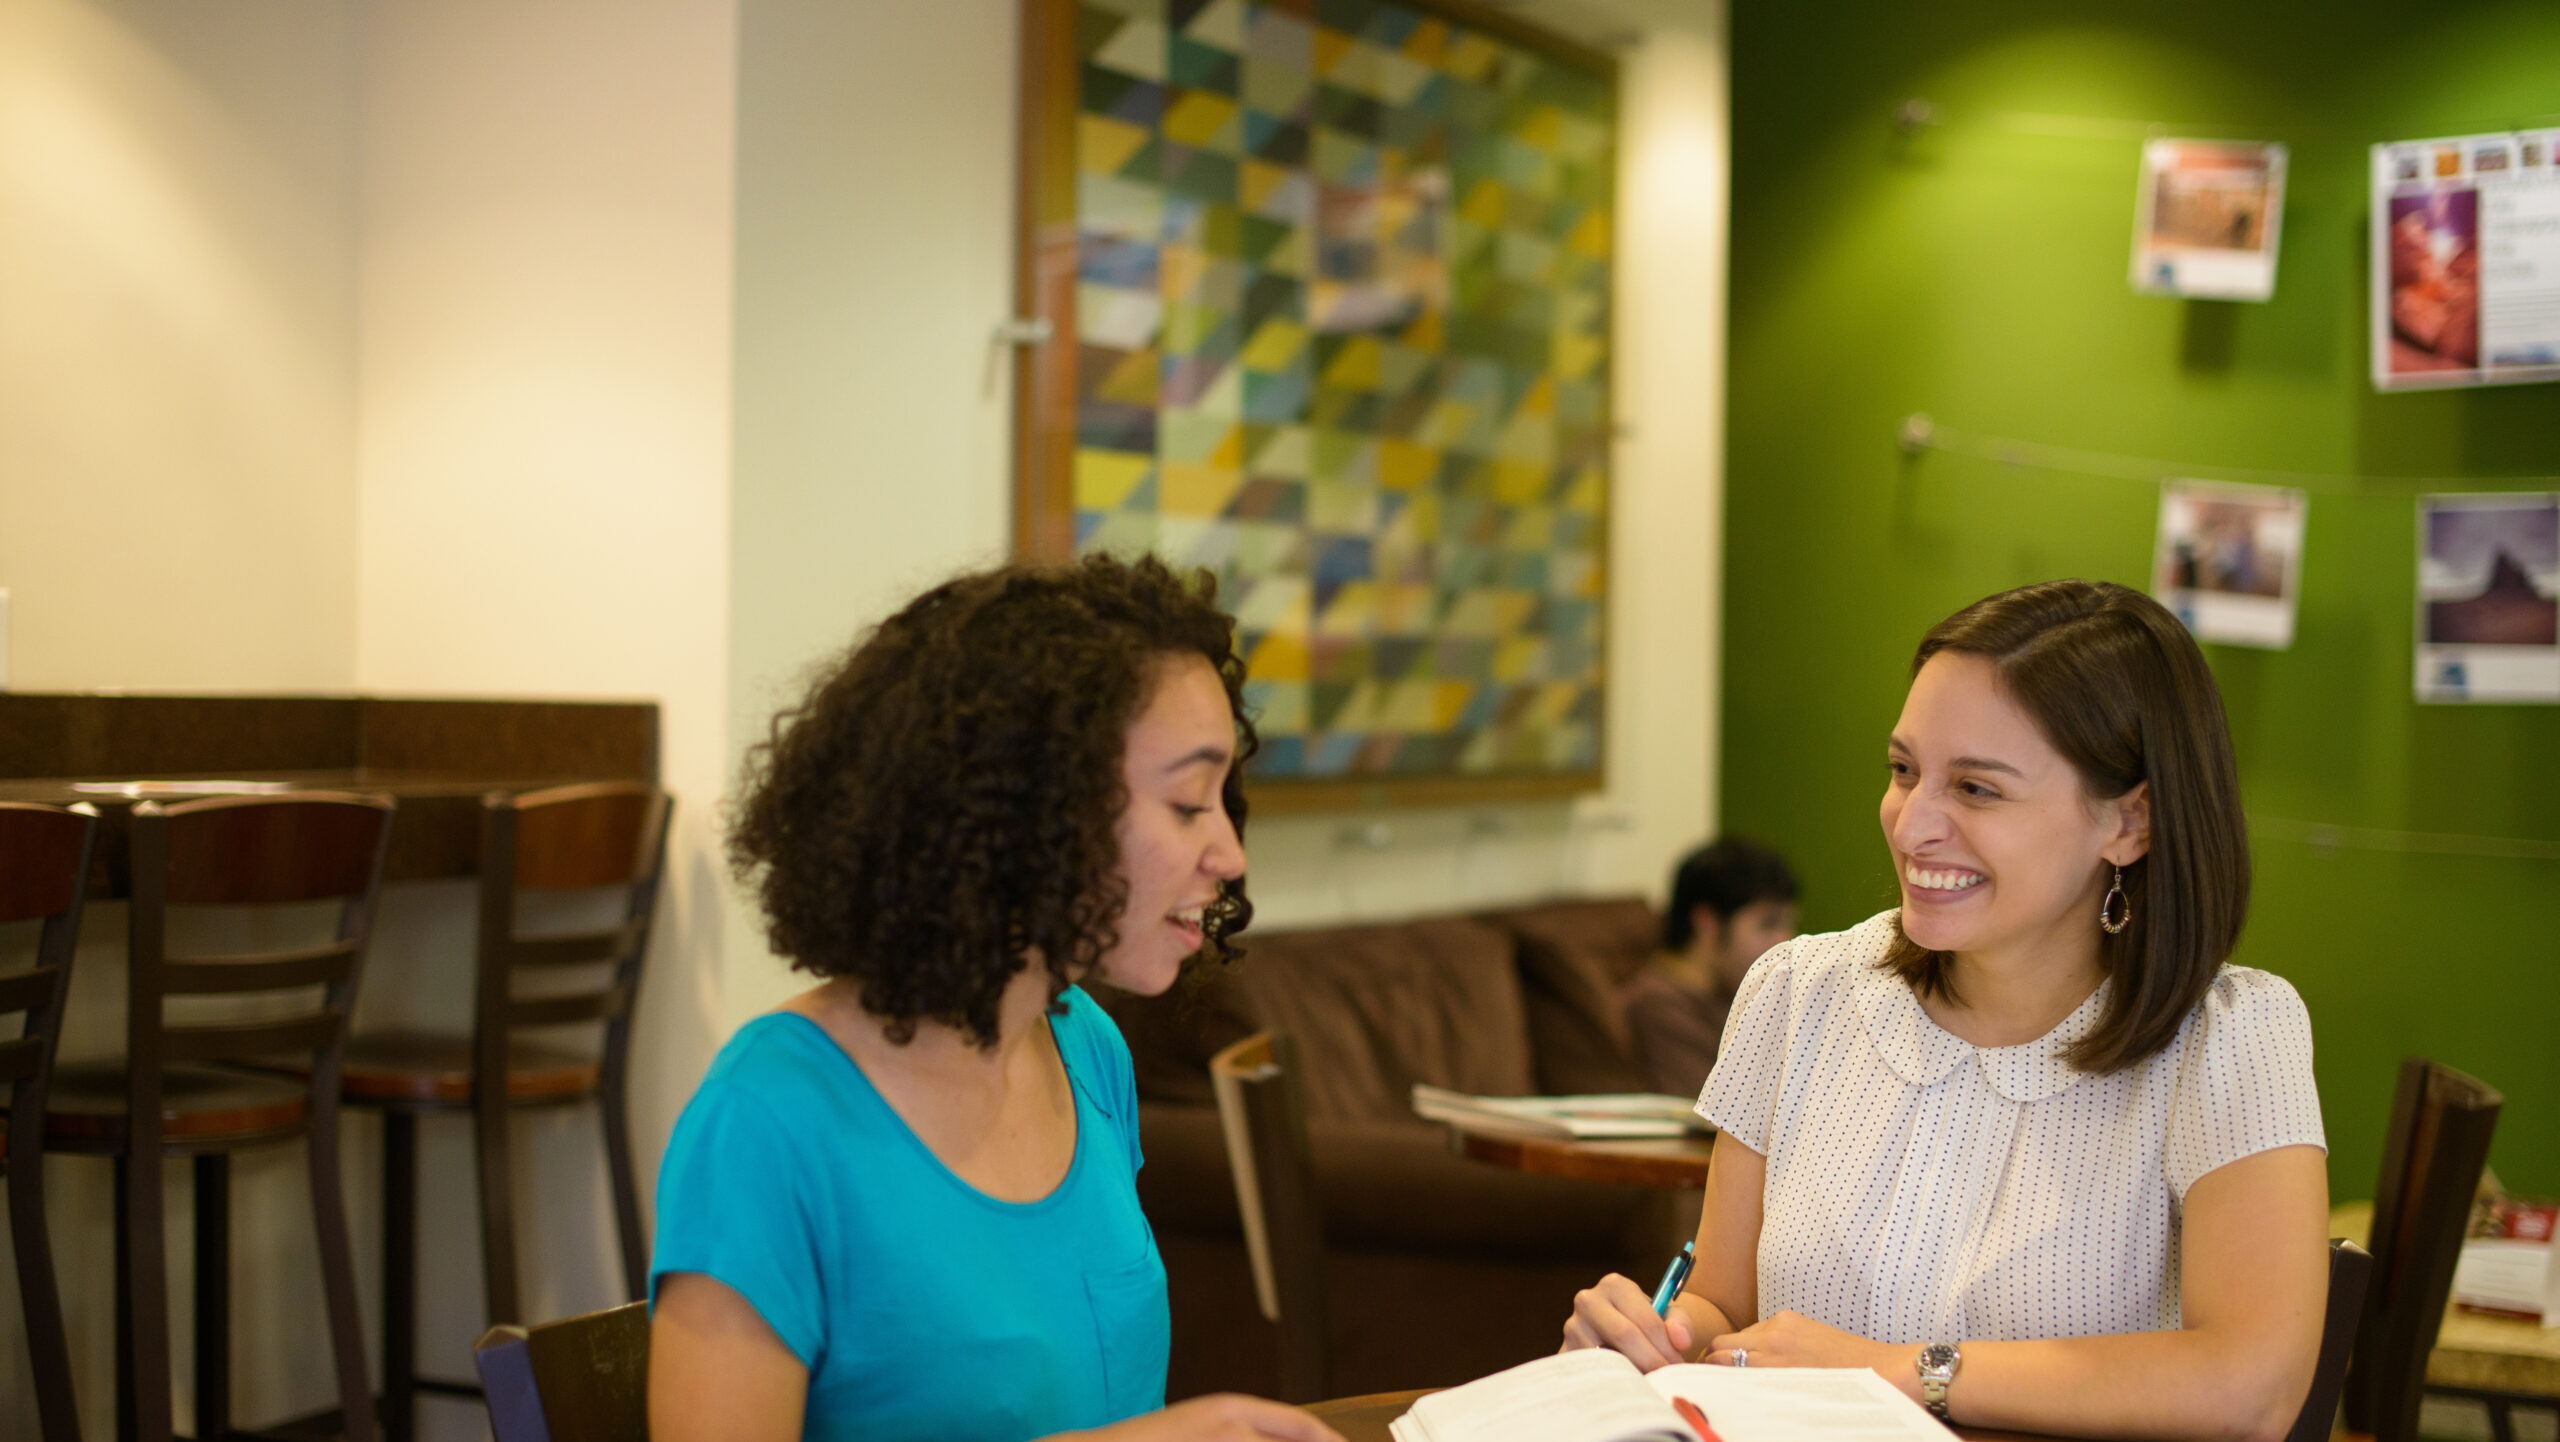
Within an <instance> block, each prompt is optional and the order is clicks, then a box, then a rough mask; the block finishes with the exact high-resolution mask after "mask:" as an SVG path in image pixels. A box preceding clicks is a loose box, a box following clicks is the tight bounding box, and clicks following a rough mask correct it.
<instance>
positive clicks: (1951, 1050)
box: [1857, 969, 2111, 1102]
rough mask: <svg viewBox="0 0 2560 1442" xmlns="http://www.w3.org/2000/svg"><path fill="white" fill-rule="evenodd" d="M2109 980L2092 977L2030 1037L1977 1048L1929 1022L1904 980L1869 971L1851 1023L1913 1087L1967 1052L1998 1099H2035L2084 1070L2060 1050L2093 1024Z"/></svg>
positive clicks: (1936, 1078)
mask: <svg viewBox="0 0 2560 1442" xmlns="http://www.w3.org/2000/svg"><path fill="white" fill-rule="evenodd" d="M2109 985H2111V983H2109V982H2106V981H2101V982H2099V983H2098V989H2097V990H2096V991H2093V992H2091V993H2089V999H2088V1000H2087V1001H2084V1002H2082V1003H2080V1005H2079V1007H2078V1008H2076V1009H2075V1010H2074V1011H2073V1012H2072V1013H2071V1015H2069V1016H2067V1017H2064V1018H2063V1019H2062V1024H2061V1025H2060V1026H2057V1027H2055V1028H2054V1029H2053V1030H2051V1031H2049V1032H2046V1033H2045V1034H2044V1035H2042V1036H2040V1037H2037V1038H2036V1039H2035V1040H2034V1041H2029V1042H2021V1043H2019V1044H2018V1045H2016V1046H1997V1047H1981V1046H1975V1045H1974V1044H1973V1043H1971V1042H1969V1041H1966V1040H1965V1039H1964V1038H1962V1037H1960V1036H1957V1035H1956V1034H1954V1033H1953V1032H1950V1031H1948V1030H1947V1029H1945V1028H1944V1027H1941V1026H1939V1025H1938V1024H1937V1023H1936V1022H1934V1021H1932V1020H1930V1019H1929V1013H1928V1012H1927V1011H1926V1010H1924V1009H1923V1008H1922V1007H1921V1005H1920V998H1919V997H1918V996H1916V995H1914V994H1913V993H1912V990H1911V987H1910V985H1909V984H1908V983H1906V982H1904V981H1903V980H1902V979H1901V978H1900V977H1898V976H1895V975H1894V974H1893V973H1891V972H1889V971H1884V970H1881V969H1877V970H1872V971H1869V972H1868V973H1867V974H1866V975H1865V976H1864V977H1861V978H1860V979H1859V982H1858V988H1857V995H1858V1021H1859V1023H1860V1025H1861V1026H1863V1027H1864V1028H1865V1029H1866V1033H1867V1040H1868V1041H1869V1042H1870V1043H1872V1044H1873V1045H1874V1046H1875V1049H1876V1054H1877V1055H1878V1056H1881V1057H1883V1058H1884V1062H1885V1065H1887V1066H1889V1067H1891V1068H1893V1073H1894V1075H1896V1076H1898V1077H1900V1078H1902V1079H1903V1080H1904V1081H1906V1082H1908V1083H1910V1084H1911V1085H1913V1086H1916V1087H1931V1086H1936V1085H1937V1084H1938V1083H1940V1082H1942V1081H1945V1080H1946V1079H1947V1076H1948V1074H1949V1073H1951V1072H1953V1071H1954V1070H1955V1069H1956V1067H1957V1066H1958V1065H1959V1064H1960V1063H1962V1062H1963V1061H1965V1059H1966V1058H1968V1057H1970V1058H1971V1059H1972V1060H1973V1062H1974V1064H1975V1065H1977V1066H1979V1067H1981V1068H1982V1077H1983V1080H1984V1081H1986V1082H1989V1083H1990V1084H1991V1089H1992V1090H1993V1091H1995V1092H1997V1093H1999V1094H2000V1095H2001V1096H2002V1097H2004V1098H2006V1099H2008V1100H2010V1101H2013V1102H2040V1101H2043V1100H2044V1099H2045V1098H2046V1097H2049V1096H2052V1095H2053V1094H2054V1093H2056V1092H2059V1091H2061V1090H2062V1089H2063V1088H2064V1087H2067V1086H2069V1085H2071V1084H2072V1083H2073V1082H2075V1081H2078V1080H2080V1078H2081V1077H2083V1076H2085V1075H2087V1073H2085V1072H2083V1071H2081V1070H2080V1069H2079V1068H2077V1067H2075V1066H2073V1065H2072V1064H2071V1063H2069V1062H2067V1061H2065V1060H2063V1058H2062V1054H2063V1052H2064V1051H2065V1050H2066V1049H2067V1048H2069V1047H2070V1045H2071V1044H2072V1043H2073V1042H2076V1041H2078V1040H2079V1039H2080V1038H2082V1037H2084V1036H2087V1035H2088V1034H2089V1033H2090V1032H2091V1031H2093V1030H2095V1029H2096V1028H2097V1025H2098V1018H2099V1017H2100V1016H2102V1015H2103V1014H2105V1011H2106V1003H2107V988H2108V986H2109Z"/></svg>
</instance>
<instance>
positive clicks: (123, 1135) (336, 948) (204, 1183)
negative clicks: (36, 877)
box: [45, 791, 392, 1442]
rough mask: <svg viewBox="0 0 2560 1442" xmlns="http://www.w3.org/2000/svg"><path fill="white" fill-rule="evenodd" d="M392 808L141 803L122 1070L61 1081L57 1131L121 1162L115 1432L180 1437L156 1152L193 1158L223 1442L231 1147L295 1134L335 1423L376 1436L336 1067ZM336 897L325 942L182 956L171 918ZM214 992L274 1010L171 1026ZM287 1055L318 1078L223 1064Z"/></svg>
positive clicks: (201, 1415) (348, 802)
mask: <svg viewBox="0 0 2560 1442" xmlns="http://www.w3.org/2000/svg"><path fill="white" fill-rule="evenodd" d="M391 814H392V801H391V799H390V798H389V797H387V796H356V795H346V794H340V793H332V792H317V791H315V792H304V793H301V794H298V795H285V796H222V797H213V798H210V799H207V800H203V801H189V802H184V803H181V804H178V805H173V806H166V807H164V806H162V805H160V804H159V803H157V802H149V801H146V802H144V803H142V804H141V805H139V806H137V807H135V808H134V812H133V835H132V841H133V904H132V920H131V936H130V939H129V941H128V943H127V953H128V958H129V968H130V970H129V976H128V981H127V1003H126V1013H127V1014H126V1022H125V1046H126V1051H125V1057H126V1060H125V1064H124V1066H122V1067H121V1068H116V1067H104V1068H92V1067H63V1068H60V1069H59V1070H58V1071H57V1072H56V1074H55V1078H54V1089H53V1097H52V1103H51V1106H50V1107H49V1109H48V1111H47V1115H46V1118H45V1129H46V1132H47V1134H48V1135H49V1137H50V1138H51V1140H52V1141H53V1143H54V1144H55V1145H56V1146H57V1147H58V1148H59V1149H61V1150H63V1151H67V1152H87V1153H93V1154H98V1155H105V1156H111V1157H114V1158H116V1159H117V1166H116V1395H117V1403H118V1406H117V1416H116V1434H117V1436H118V1437H119V1438H141V1439H144V1442H167V1439H168V1438H170V1436H171V1435H172V1427H173V1419H172V1417H171V1415H170V1414H171V1405H170V1367H169V1363H170V1359H169V1277H168V1262H167V1250H166V1248H167V1241H166V1238H165V1236H164V1234H163V1231H162V1217H163V1211H164V1203H163V1198H162V1196H161V1173H160V1162H161V1158H162V1156H163V1155H164V1154H166V1155H182V1156H188V1157H191V1158H193V1160H194V1164H195V1183H196V1186H195V1229H196V1256H195V1274H196V1275H195V1358H196V1378H195V1380H196V1397H195V1402H196V1407H195V1411H196V1428H195V1435H196V1437H197V1438H198V1439H200V1442H215V1439H219V1438H222V1437H224V1436H226V1435H227V1434H228V1433H229V1432H230V1431H231V1418H230V1410H231V1408H230V1402H231V1395H230V1394H231V1388H230V1372H231V1348H230V1330H231V1328H230V1301H231V1297H230V1270H231V1269H230V1263H231V1244H230V1220H231V1218H230V1194H231V1185H230V1183H231V1153H232V1152H234V1151H238V1150H240V1149H242V1148H245V1147H250V1146H258V1145H263V1144H265V1143H268V1142H275V1141H282V1140H287V1139H290V1138H292V1137H296V1136H300V1137H303V1138H305V1139H306V1141H307V1146H308V1150H309V1154H310V1155H309V1160H310V1179H311V1212H312V1218H313V1220H314V1222H315V1223H316V1230H317V1232H318V1234H319V1235H318V1240H319V1246H320V1279H321V1289H322V1292H323V1294H324V1297H325V1299H326V1302H327V1308H328V1314H329V1341H330V1345H331V1349H332V1351H333V1352H334V1353H335V1356H336V1362H337V1377H338V1396H339V1405H340V1408H341V1425H342V1426H343V1427H344V1428H345V1436H346V1437H347V1438H348V1439H349V1442H373V1438H374V1436H375V1430H374V1416H373V1395H372V1388H371V1387H370V1385H369V1384H368V1383H367V1381H366V1379H365V1365H364V1333H363V1325H362V1318H361V1315H360V1314H359V1311H358V1308H357V1303H356V1282H355V1264H354V1260H353V1255H352V1252H351V1250H350V1247H349V1243H348V1241H347V1206H346V1196H345V1194H344V1192H343V1191H342V1190H341V1187H340V1182H339V1176H338V1067H339V1062H340V1058H341V1053H342V1051H343V1050H344V1048H345V1045H346V1036H347V1017H348V1015H349V1014H350V1013H351V1012H353V1010H354V1009H355V996H356V982H357V979H358V977H359V975H360V974H361V972H362V969H363V962H364V947H365V941H366V939H367V937H368V935H369V934H370V931H371V928H372V923H373V914H374V900H375V897H376V895H377V894H378V892H379V890H380V888H381V881H382V856H383V850H384V842H385V840H386V839H387V838H388V837H389V835H390V831H391ZM330 901H334V902H336V903H337V907H336V917H335V924H334V926H332V927H331V929H330V935H329V938H328V939H327V940H326V941H322V942H319V943H317V944H314V945H308V946H297V947H290V948H282V949H267V950H256V951H248V950H229V951H220V952H211V951H206V952H190V953H187V954H172V953H171V952H170V950H169V948H168V926H169V920H170V911H171V908H173V907H185V908H195V907H224V908H233V907H259V908H280V907H300V908H302V909H305V910H307V909H308V908H307V905H305V904H307V903H314V902H330ZM283 919H284V918H278V920H279V921H281V920H283ZM314 989H317V991H318V993H319V995H318V998H317V1000H316V1002H315V1001H313V1000H312V999H311V995H310V994H311V992H312V991H313V990H314ZM211 997H226V998H233V999H246V998H261V999H262V1000H261V1001H260V1002H258V1003H255V1004H258V1005H262V1006H264V1007H265V1008H266V1011H265V1013H264V1014H263V1015H262V1016H261V1017H259V1019H256V1020H237V1019H227V1018H226V1019H221V1020H212V1019H206V1020H193V1021H178V1020H173V1019H172V1017H171V1014H170V1013H171V1011H172V1010H173V1008H172V1007H171V1005H170V1004H171V1003H173V1002H175V1003H177V1008H175V1009H177V1010H180V1011H182V1012H183V1011H184V1010H186V1009H188V1008H190V1007H194V1006H199V1005H201V1004H202V1000H201V999H204V998H211ZM288 1008H290V1009H291V1010H290V1011H288V1010H287V1009H288ZM238 1014H239V1013H237V1012H236V1011H235V1012H233V1013H231V1015H232V1016H237V1015H238ZM280 1054H284V1055H292V1056H295V1057H298V1058H302V1059H304V1062H303V1064H304V1065H305V1066H306V1067H307V1069H308V1070H307V1079H306V1080H304V1081H302V1082H294V1081H290V1080H287V1079H284V1078H280V1077H276V1076H271V1075H270V1076H260V1075H252V1074H247V1073H243V1072H239V1071H236V1070H232V1069H230V1067H229V1066H227V1065H226V1064H234V1063H246V1062H251V1061H256V1060H261V1059H265V1058H270V1057H274V1056H277V1055H280Z"/></svg>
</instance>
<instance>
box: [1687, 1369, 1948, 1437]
mask: <svg viewBox="0 0 2560 1442" xmlns="http://www.w3.org/2000/svg"><path fill="white" fill-rule="evenodd" d="M1645 1380H1646V1381H1647V1382H1650V1383H1651V1384H1653V1390H1655V1391H1657V1392H1659V1393H1661V1394H1662V1395H1663V1396H1665V1397H1675V1396H1677V1397H1686V1398H1688V1399H1689V1400H1690V1401H1692V1402H1695V1403H1696V1404H1698V1410H1699V1411H1701V1412H1704V1413H1706V1414H1707V1425H1708V1426H1710V1427H1713V1428H1714V1429H1715V1430H1716V1435H1717V1436H1718V1437H1721V1438H1722V1439H1724V1442H1807V1439H1813V1438H1819V1439H1821V1442H1954V1438H1955V1434H1954V1433H1952V1432H1950V1431H1948V1430H1947V1429H1946V1428H1945V1427H1944V1426H1942V1425H1940V1424H1939V1422H1938V1419H1937V1418H1935V1417H1932V1416H1930V1415H1929V1414H1928V1413H1927V1412H1925V1411H1923V1410H1921V1407H1920V1405H1919V1404H1918V1403H1916V1402H1914V1401H1912V1400H1911V1399H1910V1398H1908V1397H1905V1396H1903V1395H1902V1393H1900V1392H1899V1391H1896V1390H1895V1389H1894V1385H1893V1384H1892V1383H1890V1382H1887V1381H1886V1380H1885V1379H1883V1378H1882V1377H1879V1376H1877V1375H1876V1374H1875V1373H1874V1372H1872V1371H1869V1370H1868V1369H1866V1368H1864V1367H1840V1368H1832V1367H1770V1368H1763V1369H1759V1370H1754V1369H1751V1368H1747V1367H1707V1366H1701V1365H1699V1364H1697V1363H1687V1364H1684V1365H1681V1366H1677V1367H1664V1368H1662V1369H1660V1370H1659V1371H1656V1372H1654V1373H1653V1374H1652V1375H1650V1376H1648V1377H1647V1378H1645Z"/></svg>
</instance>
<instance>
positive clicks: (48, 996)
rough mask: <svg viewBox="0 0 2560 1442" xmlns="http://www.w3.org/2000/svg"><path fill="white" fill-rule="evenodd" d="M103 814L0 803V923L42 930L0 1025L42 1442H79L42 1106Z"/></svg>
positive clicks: (21, 1301) (13, 1214)
mask: <svg viewBox="0 0 2560 1442" xmlns="http://www.w3.org/2000/svg"><path fill="white" fill-rule="evenodd" d="M97 838H98V813H97V812H96V811H95V810H94V809H92V808H91V807H89V806H87V805H80V806H73V807H69V808H64V807H56V806H32V805H28V804H25V803H23V802H15V801H6V802H0V922H25V921H33V922H37V923H39V926H38V927H37V930H36V951H35V965H34V966H33V967H31V968H29V969H28V970H25V971H13V972H10V973H8V974H7V975H5V976H0V1017H5V1016H7V1015H8V1014H10V1013H21V1014H23V1015H24V1017H25V1023H24V1025H23V1027H22V1028H21V1029H20V1031H19V1034H18V1035H17V1037H16V1038H14V1039H12V1040H9V1041H0V1081H6V1082H7V1083H8V1084H9V1130H8V1132H7V1134H6V1135H5V1136H0V1173H5V1174H6V1175H7V1177H8V1180H9V1240H10V1243H11V1246H12V1248H13V1249H14V1250H15V1251H16V1252H17V1257H18V1306H19V1309H20V1310H21V1311H22V1312H24V1313H25V1314H26V1319H27V1356H28V1360H29V1361H31V1362H32V1363H34V1365H35V1377H36V1415H37V1418H38V1419H39V1421H40V1423H41V1425H42V1426H43V1428H44V1442H80V1418H79V1413H78V1411H77V1409H76V1408H75V1407H74V1406H73V1400H72V1395H71V1350H70V1346H69V1344H68V1343H67V1342H66V1341H65V1339H64V1336H63V1331H62V1293H61V1290H60V1288H59V1287H57V1286H56V1285H55V1282H54V1276H53V1244H52V1242H51V1240H50V1238H49V1237H48V1235H47V1233H46V1229H45V1215H44V1105H45V1096H46V1093H47V1092H48V1091H49V1090H50V1089H51V1087H52V1085H53V1058H54V1047H55V1046H56V1045H57V1044H58V1043H59V1042H60V1041H61V1040H62V1002H63V998H64V997H66V996H67V995H69V994H70V990H71V957H72V953H73V952H74V950H75V949H76V947H77V944H78V942H79V938H80V905H81V902H82V900H83V899H84V898H85V897H86V896H87V895H88V891H89V855H90V849H91V847H92V846H94V845H95V844H96V841H97Z"/></svg>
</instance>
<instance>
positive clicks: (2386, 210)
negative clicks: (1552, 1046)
mask: <svg viewBox="0 0 2560 1442" xmlns="http://www.w3.org/2000/svg"><path fill="white" fill-rule="evenodd" d="M2372 155H2373V245H2372V250H2373V262H2372V264H2373V277H2372V286H2373V384H2374V387H2375V388H2376V389H2378V390H2386V391H2388V390H2410V389H2418V388H2423V387H2435V386H2463V385H2502V384H2508V383H2512V382H2518V381H2547V380H2560V130H2552V131H2518V132H2515V133H2512V134H2505V135H2458V136H2452V137H2449V138H2446V139H2440V140H2414V141H2403V142H2398V143H2395V144H2389V145H2377V146H2375V147H2373V152H2372Z"/></svg>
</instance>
